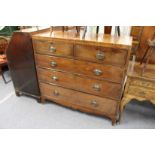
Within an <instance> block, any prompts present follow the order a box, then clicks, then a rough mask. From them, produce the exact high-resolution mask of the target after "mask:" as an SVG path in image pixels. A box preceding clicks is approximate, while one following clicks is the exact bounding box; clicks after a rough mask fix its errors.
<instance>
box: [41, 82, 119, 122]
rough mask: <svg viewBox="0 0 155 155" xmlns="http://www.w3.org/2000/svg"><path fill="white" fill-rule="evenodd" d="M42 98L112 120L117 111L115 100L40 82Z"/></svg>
mask: <svg viewBox="0 0 155 155" xmlns="http://www.w3.org/2000/svg"><path fill="white" fill-rule="evenodd" d="M40 88H41V93H42V95H43V98H45V99H49V100H52V101H54V102H56V103H59V104H62V105H65V106H68V107H72V108H74V109H79V110H80V111H84V112H85V111H86V112H90V113H95V114H99V115H106V116H107V117H110V118H111V119H112V120H113V121H115V120H114V118H115V114H116V113H117V106H118V105H117V102H116V101H115V100H110V99H106V98H101V97H98V96H94V95H89V94H85V93H81V92H78V91H75V90H70V89H65V88H62V87H58V86H54V85H49V84H45V83H40Z"/></svg>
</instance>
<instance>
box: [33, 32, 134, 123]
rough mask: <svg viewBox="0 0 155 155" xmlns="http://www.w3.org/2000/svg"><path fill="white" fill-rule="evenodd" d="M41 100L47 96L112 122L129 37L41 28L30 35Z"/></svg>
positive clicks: (119, 96) (115, 116) (121, 83)
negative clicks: (43, 29)
mask: <svg viewBox="0 0 155 155" xmlns="http://www.w3.org/2000/svg"><path fill="white" fill-rule="evenodd" d="M32 40H33V47H34V53H35V62H36V68H37V75H38V79H39V85H40V90H41V99H42V101H44V100H46V99H48V100H51V101H55V102H57V103H58V104H61V105H65V106H67V107H71V108H74V109H78V110H81V111H84V112H89V113H93V114H98V115H103V116H107V117H109V118H111V120H112V123H113V124H114V123H116V121H117V120H118V116H119V104H120V101H121V98H122V93H123V90H124V80H125V76H126V71H127V66H128V60H129V55H130V50H131V45H132V38H131V37H127V36H126V37H125V36H121V37H118V36H117V37H116V36H111V35H103V34H98V35H96V34H92V33H86V35H85V37H84V38H83V32H82V31H80V33H79V34H77V33H76V31H74V30H70V31H64V32H63V31H53V32H52V33H50V30H45V31H42V32H38V33H36V34H33V35H32Z"/></svg>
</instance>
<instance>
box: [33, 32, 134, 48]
mask: <svg viewBox="0 0 155 155" xmlns="http://www.w3.org/2000/svg"><path fill="white" fill-rule="evenodd" d="M82 34H83V33H82V31H81V32H80V34H79V35H77V33H76V31H65V32H62V31H54V32H53V33H52V35H51V34H50V31H49V30H47V31H44V32H40V33H39V32H38V33H36V34H34V35H33V36H32V38H33V39H35V40H39V39H41V40H46V41H62V40H63V41H67V42H69V43H76V44H77V43H81V44H87V45H96V46H104V47H113V48H119V49H131V45H132V37H130V36H120V37H118V36H111V35H109V34H105V35H104V34H98V35H96V34H93V33H86V36H85V38H82Z"/></svg>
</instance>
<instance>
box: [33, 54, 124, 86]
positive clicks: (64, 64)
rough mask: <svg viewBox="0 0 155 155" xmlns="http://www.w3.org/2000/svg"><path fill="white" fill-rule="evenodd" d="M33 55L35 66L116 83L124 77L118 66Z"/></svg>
mask: <svg viewBox="0 0 155 155" xmlns="http://www.w3.org/2000/svg"><path fill="white" fill-rule="evenodd" d="M35 57H36V64H37V66H39V67H43V68H49V69H55V70H60V71H65V72H72V73H75V74H82V75H85V76H90V77H92V78H95V79H100V80H107V81H112V82H117V83H122V81H123V77H124V76H123V75H124V74H123V73H124V70H123V69H122V68H120V67H114V66H110V65H101V64H97V63H91V62H87V61H79V60H74V59H67V58H62V57H55V56H47V55H39V54H36V55H35ZM52 63H54V65H52Z"/></svg>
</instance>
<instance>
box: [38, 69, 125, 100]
mask: <svg viewBox="0 0 155 155" xmlns="http://www.w3.org/2000/svg"><path fill="white" fill-rule="evenodd" d="M37 71H38V78H39V80H40V81H41V82H45V83H52V84H56V85H58V86H62V87H64V88H69V89H74V90H78V91H82V92H85V93H90V94H93V95H97V96H101V97H108V98H111V99H116V100H120V99H121V95H122V93H121V92H122V91H121V85H120V84H116V83H111V82H107V81H101V80H95V79H92V78H86V77H84V76H78V75H74V74H72V73H64V72H60V71H54V70H47V69H41V68H37Z"/></svg>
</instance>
